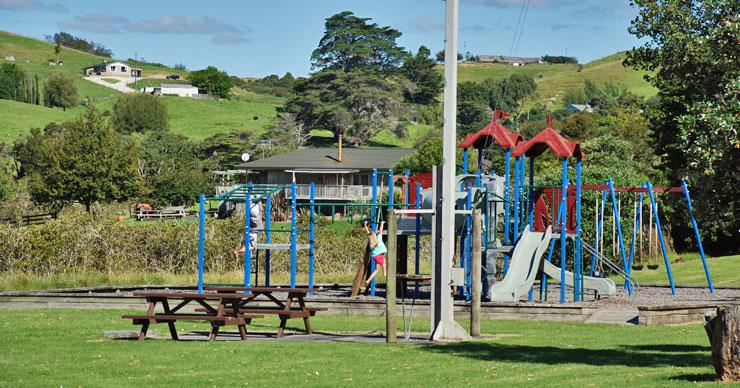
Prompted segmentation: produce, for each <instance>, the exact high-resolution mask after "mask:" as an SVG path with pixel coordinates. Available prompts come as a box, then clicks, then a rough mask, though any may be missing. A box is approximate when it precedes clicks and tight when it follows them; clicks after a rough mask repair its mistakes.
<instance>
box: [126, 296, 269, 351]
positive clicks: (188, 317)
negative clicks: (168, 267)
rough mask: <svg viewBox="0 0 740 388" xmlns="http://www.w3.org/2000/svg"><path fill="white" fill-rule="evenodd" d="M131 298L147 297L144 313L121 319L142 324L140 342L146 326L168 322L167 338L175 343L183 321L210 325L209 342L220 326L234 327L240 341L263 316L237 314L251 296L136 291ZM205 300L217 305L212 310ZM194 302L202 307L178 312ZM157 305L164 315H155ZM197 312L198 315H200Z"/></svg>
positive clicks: (144, 334)
mask: <svg viewBox="0 0 740 388" xmlns="http://www.w3.org/2000/svg"><path fill="white" fill-rule="evenodd" d="M134 296H138V297H141V298H146V300H147V310H146V313H145V314H136V315H135V314H131V315H124V316H123V318H124V319H131V320H133V323H134V324H135V325H141V331H140V332H139V340H140V341H142V340H144V338H146V333H147V330H148V329H149V325H150V324H153V323H167V326H168V327H169V329H170V335H171V336H172V339H173V340H177V339H178V336H177V330H176V329H175V322H177V321H178V320H182V321H207V322H209V323H210V324H211V331H210V333H209V335H208V339H209V340H211V341H213V340H214V339H216V336H217V335H218V331H219V329H220V327H221V326H224V325H237V327H238V328H239V336H240V337H241V339H242V340H244V339H246V336H247V328H246V325H248V324H249V323H251V321H252V319H253V318H261V317H262V315H259V314H250V313H245V312H242V311H240V307H241V305H242V304H241V303H242V302H243V301H244V300H246V299H251V298H253V297H254V296H253V295H247V294H244V293H243V292H240V293H235V292H231V293H226V292H218V293H216V292H207V293H206V292H204V293H202V294H199V293H197V292H176V291H138V292H134ZM175 300H176V301H180V302H179V303H177V304H176V305H175V306H174V307H172V308H170V302H171V301H175ZM207 301H211V302H216V307H213V306H212V305H210V304H209V303H207ZM193 302H195V303H197V304H198V305H200V306H201V307H200V308H199V309H196V312H195V313H188V314H182V313H179V312H178V311H180V310H181V309H182V308H183V307H185V306H187V305H188V304H190V303H193ZM157 303H159V304H161V305H162V309H163V310H164V312H163V313H157V312H156V306H157ZM199 312H200V313H199Z"/></svg>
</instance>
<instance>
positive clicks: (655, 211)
mask: <svg viewBox="0 0 740 388" xmlns="http://www.w3.org/2000/svg"><path fill="white" fill-rule="evenodd" d="M647 189H648V195H650V206H652V208H653V218H655V229H657V231H658V239H659V240H660V249H661V251H662V252H663V262H664V263H665V270H666V273H667V274H668V281H669V282H670V283H671V293H672V294H673V295H676V285H675V284H674V283H673V271H671V262H670V261H669V260H668V249H666V246H665V239H664V238H663V230H662V229H661V227H660V217H659V215H658V206H656V203H655V197H654V196H653V184H652V183H650V181H647ZM617 225H619V224H617Z"/></svg>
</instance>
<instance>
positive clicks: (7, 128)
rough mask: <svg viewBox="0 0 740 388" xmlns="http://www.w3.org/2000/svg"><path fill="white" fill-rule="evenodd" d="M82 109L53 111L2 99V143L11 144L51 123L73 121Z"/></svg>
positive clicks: (56, 109) (78, 107) (0, 135)
mask: <svg viewBox="0 0 740 388" xmlns="http://www.w3.org/2000/svg"><path fill="white" fill-rule="evenodd" d="M82 109H83V108H82V107H80V106H76V107H73V108H70V109H67V111H66V112H65V111H62V109H61V108H53V109H52V108H47V107H45V106H40V105H33V104H25V103H22V102H17V101H10V100H2V99H0V142H3V143H7V144H10V143H12V142H13V141H14V140H15V139H17V138H18V137H20V136H23V135H25V134H27V133H28V131H29V130H30V129H31V128H43V127H45V126H46V124H48V123H50V122H62V121H67V120H72V119H73V118H75V116H77V115H78V114H79V113H80V112H82Z"/></svg>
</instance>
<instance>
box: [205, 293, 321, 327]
mask: <svg viewBox="0 0 740 388" xmlns="http://www.w3.org/2000/svg"><path fill="white" fill-rule="evenodd" d="M206 290H209V291H216V292H217V293H219V295H220V294H221V293H233V292H237V293H244V292H251V294H248V295H245V296H248V297H245V298H244V299H242V300H241V301H239V309H238V312H239V313H241V314H260V315H268V314H272V315H277V316H278V317H279V318H280V328H279V329H278V333H277V338H281V337H282V336H283V335H284V333H285V325H286V323H287V321H288V320H289V319H293V318H303V325H304V326H305V329H306V334H313V330H312V328H311V317H312V316H314V315H316V312H317V311H325V310H326V308H323V307H308V306H307V305H306V301H305V297H306V295H308V294H310V293H315V292H317V290H316V289H313V288H288V287H246V288H245V287H238V286H206ZM275 294H285V295H286V297H285V298H283V299H280V298H278V297H277V296H276V295H275ZM242 295H244V294H242ZM260 295H264V296H265V297H266V298H267V301H269V302H272V304H273V306H254V304H255V303H254V302H255V298H257V297H258V296H260ZM262 301H264V299H262ZM250 303H251V304H252V305H250ZM296 304H297V305H296ZM232 311H236V310H235V309H234V310H230V311H228V312H227V314H232Z"/></svg>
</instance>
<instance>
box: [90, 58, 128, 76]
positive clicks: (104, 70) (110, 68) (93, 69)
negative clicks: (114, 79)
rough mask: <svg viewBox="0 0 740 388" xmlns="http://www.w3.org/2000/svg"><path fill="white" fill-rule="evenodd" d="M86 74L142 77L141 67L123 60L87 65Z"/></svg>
mask: <svg viewBox="0 0 740 388" xmlns="http://www.w3.org/2000/svg"><path fill="white" fill-rule="evenodd" d="M84 73H85V75H88V76H89V75H104V76H119V77H122V76H130V77H141V69H139V68H136V67H132V66H131V65H129V64H128V63H126V62H122V61H107V62H101V63H98V64H96V65H93V66H90V67H86V68H85V71H84Z"/></svg>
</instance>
